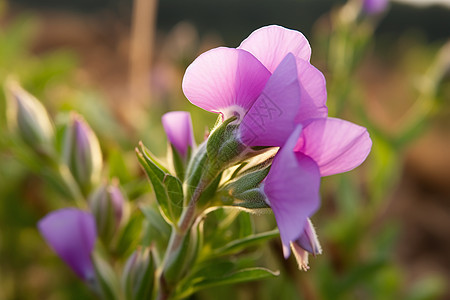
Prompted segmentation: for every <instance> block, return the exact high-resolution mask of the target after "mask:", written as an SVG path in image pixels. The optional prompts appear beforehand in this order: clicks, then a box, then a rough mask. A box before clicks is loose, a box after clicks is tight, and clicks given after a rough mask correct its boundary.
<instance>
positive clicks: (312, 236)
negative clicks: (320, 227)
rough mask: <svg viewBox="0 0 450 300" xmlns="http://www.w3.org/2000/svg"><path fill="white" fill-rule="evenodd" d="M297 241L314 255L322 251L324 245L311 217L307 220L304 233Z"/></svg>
mask: <svg viewBox="0 0 450 300" xmlns="http://www.w3.org/2000/svg"><path fill="white" fill-rule="evenodd" d="M295 243H296V244H298V245H299V246H300V247H302V248H303V249H305V250H306V251H308V252H309V253H311V254H313V255H317V254H321V253H322V247H321V246H320V243H319V239H318V238H317V234H316V230H315V229H314V226H313V224H312V223H311V220H310V219H309V218H308V219H307V220H306V222H305V229H303V233H302V235H301V236H300V237H299V238H298V239H297V241H295Z"/></svg>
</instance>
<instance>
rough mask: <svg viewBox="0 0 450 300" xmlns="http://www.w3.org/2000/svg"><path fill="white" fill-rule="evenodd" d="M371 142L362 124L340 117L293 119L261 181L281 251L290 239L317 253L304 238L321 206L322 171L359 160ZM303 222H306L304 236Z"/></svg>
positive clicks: (354, 164)
mask: <svg viewBox="0 0 450 300" xmlns="http://www.w3.org/2000/svg"><path fill="white" fill-rule="evenodd" d="M303 126H304V128H303ZM371 146H372V141H371V139H370V137H369V134H368V132H367V130H366V129H365V128H364V127H361V126H358V125H355V124H352V123H350V122H347V121H344V120H339V119H334V118H322V119H313V120H310V121H309V122H307V123H305V125H301V124H299V125H297V127H296V128H295V130H294V131H293V133H292V134H291V136H290V137H289V139H288V140H287V142H286V144H285V145H284V146H283V147H282V148H281V149H280V151H279V152H278V153H277V155H276V156H275V159H274V161H273V163H272V167H271V169H270V171H269V174H268V175H267V177H266V179H265V180H264V181H263V184H262V187H261V188H262V190H263V192H264V194H265V195H266V196H267V202H268V204H269V205H270V206H271V208H272V210H273V212H274V215H275V219H276V221H277V224H278V228H279V230H280V236H281V241H282V243H283V253H284V256H285V257H288V256H289V254H290V249H289V246H291V245H292V244H296V245H297V246H300V247H302V248H303V249H304V250H307V251H309V252H311V253H317V251H316V250H315V249H314V248H316V249H317V247H313V246H311V245H314V242H310V246H308V243H307V241H308V239H309V240H311V236H312V234H311V232H313V231H311V230H313V229H311V228H312V226H310V225H308V223H307V220H308V218H309V217H310V216H311V215H312V214H313V213H314V212H315V211H316V210H317V208H318V207H319V203H320V198H319V186H320V177H321V176H327V175H333V174H337V173H342V172H346V171H350V170H352V169H353V168H355V167H357V166H359V165H360V164H361V163H362V162H363V161H364V160H365V159H366V157H367V155H368V154H369V152H370V149H371ZM305 224H306V226H310V228H309V229H308V228H307V227H306V229H307V231H306V235H307V236H306V237H305V236H304V235H305ZM308 232H309V233H308ZM297 246H296V247H297ZM297 248H298V247H297ZM297 252H298V251H297ZM319 252H320V251H319Z"/></svg>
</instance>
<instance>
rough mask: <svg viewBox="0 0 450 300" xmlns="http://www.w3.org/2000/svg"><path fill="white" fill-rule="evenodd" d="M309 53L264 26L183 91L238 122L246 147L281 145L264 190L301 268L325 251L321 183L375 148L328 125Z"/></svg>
mask: <svg viewBox="0 0 450 300" xmlns="http://www.w3.org/2000/svg"><path fill="white" fill-rule="evenodd" d="M310 56H311V49H310V46H309V43H308V41H307V40H306V38H305V37H304V36H303V35H302V34H301V33H300V32H298V31H294V30H289V29H285V28H283V27H280V26H267V27H263V28H261V29H258V30H256V31H255V32H253V33H252V34H251V35H250V36H249V37H248V38H247V39H246V40H244V41H243V42H242V43H241V45H240V46H239V47H238V48H237V49H231V48H223V47H221V48H216V49H213V50H210V51H208V52H206V53H204V54H202V55H200V56H199V57H198V58H197V59H196V60H195V61H194V62H193V63H192V64H191V65H190V66H189V67H188V69H187V70H186V74H185V76H184V79H183V91H184V93H185V95H186V97H187V98H188V99H189V101H191V102H192V103H193V104H195V105H197V106H199V107H201V108H203V109H205V110H208V111H211V112H216V113H221V114H222V116H223V118H229V117H231V116H237V117H238V120H237V123H238V124H239V129H238V133H237V138H238V139H239V140H240V141H241V142H242V143H243V144H245V145H247V146H250V147H253V146H268V147H269V146H279V147H281V148H280V150H279V152H278V153H277V155H276V156H275V158H274V160H273V163H272V166H271V169H270V171H269V173H268V175H267V177H266V179H265V180H264V181H263V182H262V184H261V187H260V191H261V192H262V193H263V194H264V195H265V196H266V199H267V200H266V201H267V204H268V205H270V206H271V208H272V210H273V212H274V215H275V219H276V221H277V224H278V228H279V230H280V236H281V240H282V243H283V253H284V256H285V257H288V256H289V255H290V247H292V249H293V250H294V254H295V256H296V258H297V259H298V261H299V265H300V267H301V268H303V269H305V268H306V266H307V253H306V252H310V253H313V254H318V253H320V252H321V249H320V245H319V243H318V240H317V237H316V235H315V232H314V228H313V227H312V224H311V223H310V221H309V219H308V218H309V217H310V216H311V215H312V214H313V213H314V212H315V211H316V210H317V209H318V207H319V204H320V198H319V187H320V177H321V176H327V175H332V174H336V173H341V172H346V171H349V170H351V169H353V168H355V167H357V166H358V165H360V164H361V163H362V162H363V161H364V160H365V158H366V157H367V155H368V153H369V152H370V148H371V145H372V142H371V140H370V138H369V134H368V133H367V130H366V129H365V128H363V127H360V126H357V125H354V124H352V123H350V122H347V121H344V120H339V119H333V118H328V117H327V116H328V109H327V107H326V98H327V92H326V84H325V78H324V76H323V75H322V73H321V72H320V71H319V70H317V69H316V68H315V67H314V66H312V65H311V64H310V63H309V59H310Z"/></svg>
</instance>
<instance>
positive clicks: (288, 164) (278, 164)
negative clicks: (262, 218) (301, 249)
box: [263, 125, 320, 258]
mask: <svg viewBox="0 0 450 300" xmlns="http://www.w3.org/2000/svg"><path fill="white" fill-rule="evenodd" d="M301 130H302V127H301V125H298V127H297V128H296V129H295V130H294V132H293V133H292V135H291V136H290V137H289V139H288V141H287V142H286V144H285V145H284V146H283V147H282V148H281V149H280V151H279V152H278V153H277V155H276V156H275V158H274V161H273V163H272V167H271V168H270V171H269V174H268V175H267V177H266V179H265V181H264V183H263V190H264V193H265V194H266V196H267V197H268V199H269V202H270V203H269V205H270V207H271V208H272V210H273V213H274V215H275V219H276V221H277V225H278V228H279V230H280V236H281V241H282V243H283V253H284V256H285V257H286V258H287V257H288V256H289V255H290V243H291V242H293V241H295V240H297V239H298V238H300V236H301V235H302V233H303V230H304V226H305V222H306V220H307V218H308V217H309V216H311V215H312V214H313V213H314V212H315V211H316V210H317V208H318V207H319V203H320V199H319V186H320V174H319V168H318V166H317V164H316V163H315V162H314V161H313V160H312V159H311V158H310V157H308V156H306V155H303V154H301V153H295V152H294V151H293V148H294V146H295V144H296V141H297V139H298V137H299V136H300V132H301Z"/></svg>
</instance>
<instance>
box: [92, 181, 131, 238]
mask: <svg viewBox="0 0 450 300" xmlns="http://www.w3.org/2000/svg"><path fill="white" fill-rule="evenodd" d="M124 204H125V199H124V196H123V194H122V192H121V191H120V189H119V187H118V185H117V183H115V182H113V183H112V184H110V185H105V184H102V185H101V186H100V187H99V188H98V189H97V190H96V191H95V192H94V193H93V194H92V196H91V197H90V198H89V205H90V208H91V211H92V213H93V214H94V216H95V220H96V223H97V228H98V232H99V236H100V238H102V239H103V240H104V241H110V240H111V239H112V238H113V236H114V234H115V233H116V232H117V229H118V228H119V225H120V223H121V221H122V216H123V210H124Z"/></svg>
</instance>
